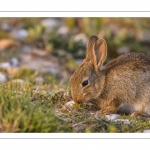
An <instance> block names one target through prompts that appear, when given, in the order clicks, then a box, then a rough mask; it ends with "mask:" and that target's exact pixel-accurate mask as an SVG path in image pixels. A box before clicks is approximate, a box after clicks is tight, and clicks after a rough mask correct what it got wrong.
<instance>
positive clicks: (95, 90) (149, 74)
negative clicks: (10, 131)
mask: <svg viewBox="0 0 150 150" xmlns="http://www.w3.org/2000/svg"><path fill="white" fill-rule="evenodd" d="M91 41H92V42H91ZM93 41H95V42H93ZM89 45H90V46H89ZM91 45H93V47H92V46H91ZM89 47H90V48H89ZM88 48H89V49H88ZM106 55H107V45H106V42H105V40H103V39H98V38H95V36H91V37H90V39H89V42H88V45H87V54H86V59H84V61H83V63H82V64H81V65H80V66H79V67H78V68H77V69H76V71H75V72H74V74H73V75H72V77H71V78H70V86H71V93H72V97H73V99H74V101H75V102H82V103H84V102H87V101H88V100H93V101H96V102H98V103H97V105H98V106H99V108H100V109H101V112H102V113H104V114H110V113H117V112H120V113H125V114H130V113H132V114H133V116H137V114H146V115H150V58H149V57H147V56H146V55H144V54H142V53H128V54H124V55H121V56H119V57H118V58H116V59H114V60H111V61H110V62H109V63H107V64H106V65H105V66H104V67H103V69H102V64H103V62H104V61H105V58H106ZM87 58H88V59H87ZM90 58H91V59H90ZM85 80H88V82H89V83H88V85H87V86H85V87H82V82H83V81H85ZM135 112H136V113H135ZM134 114H136V115H134Z"/></svg>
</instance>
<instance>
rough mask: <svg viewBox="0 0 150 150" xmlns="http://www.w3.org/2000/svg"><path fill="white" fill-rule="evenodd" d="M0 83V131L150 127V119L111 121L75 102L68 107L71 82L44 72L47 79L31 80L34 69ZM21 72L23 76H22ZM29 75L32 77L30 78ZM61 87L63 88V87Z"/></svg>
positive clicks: (97, 130)
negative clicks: (20, 80) (37, 81)
mask: <svg viewBox="0 0 150 150" xmlns="http://www.w3.org/2000/svg"><path fill="white" fill-rule="evenodd" d="M24 71H25V70H24V69H21V70H20V72H19V73H18V77H20V78H21V76H22V80H23V81H24V82H23V83H22V82H19V81H18V80H16V76H14V79H11V80H10V81H8V82H6V83H3V84H1V85H0V132H13V133H14V132H15V133H16V132H17V133H18V132H21V133H24V132H29V133H34V132H36V133H43V132H46V133H62V132H63V133H66V132H69V133H70V132H73V133H74V132H77V133H100V132H101V133H110V132H115V133H120V132H122V133H134V132H143V131H144V130H146V129H149V128H150V120H149V119H145V120H137V119H134V118H131V117H130V116H126V115H122V116H120V118H121V119H128V120H129V121H130V124H125V123H123V122H121V121H117V122H116V121H110V120H107V119H106V118H105V117H104V116H100V115H99V116H98V117H95V114H96V111H92V110H88V109H87V108H85V107H83V106H81V105H76V106H75V107H73V108H71V107H68V108H67V107H66V105H65V104H66V103H67V102H68V101H70V100H71V95H70V90H69V87H68V85H63V84H58V83H57V84H56V82H57V81H55V82H53V81H52V79H50V80H49V81H48V80H47V79H48V77H47V76H50V75H47V76H46V75H44V79H46V80H45V82H44V83H36V82H33V81H32V82H31V81H30V80H31V79H32V80H33V77H34V76H33V75H35V72H34V71H30V70H28V71H27V73H26V74H25V73H24V77H23V73H21V72H24ZM20 75H21V76H20ZM27 79H29V80H27ZM60 89H61V90H60Z"/></svg>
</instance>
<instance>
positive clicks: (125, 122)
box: [114, 119, 130, 124]
mask: <svg viewBox="0 0 150 150" xmlns="http://www.w3.org/2000/svg"><path fill="white" fill-rule="evenodd" d="M114 121H120V122H123V123H124V124H130V121H129V120H128V119H116V120H114Z"/></svg>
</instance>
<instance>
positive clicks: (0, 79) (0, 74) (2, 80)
mask: <svg viewBox="0 0 150 150" xmlns="http://www.w3.org/2000/svg"><path fill="white" fill-rule="evenodd" d="M5 81H6V76H5V75H4V74H3V73H1V72H0V83H4V82H5Z"/></svg>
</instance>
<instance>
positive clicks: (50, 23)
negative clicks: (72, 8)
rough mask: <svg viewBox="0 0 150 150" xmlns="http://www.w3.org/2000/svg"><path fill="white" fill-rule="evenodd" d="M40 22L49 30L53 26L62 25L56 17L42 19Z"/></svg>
mask: <svg viewBox="0 0 150 150" xmlns="http://www.w3.org/2000/svg"><path fill="white" fill-rule="evenodd" d="M41 24H42V25H43V26H44V27H46V29H47V30H48V31H50V30H52V29H54V28H58V27H60V26H61V25H62V23H61V22H60V21H59V20H57V19H52V18H50V19H44V20H42V22H41Z"/></svg>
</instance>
